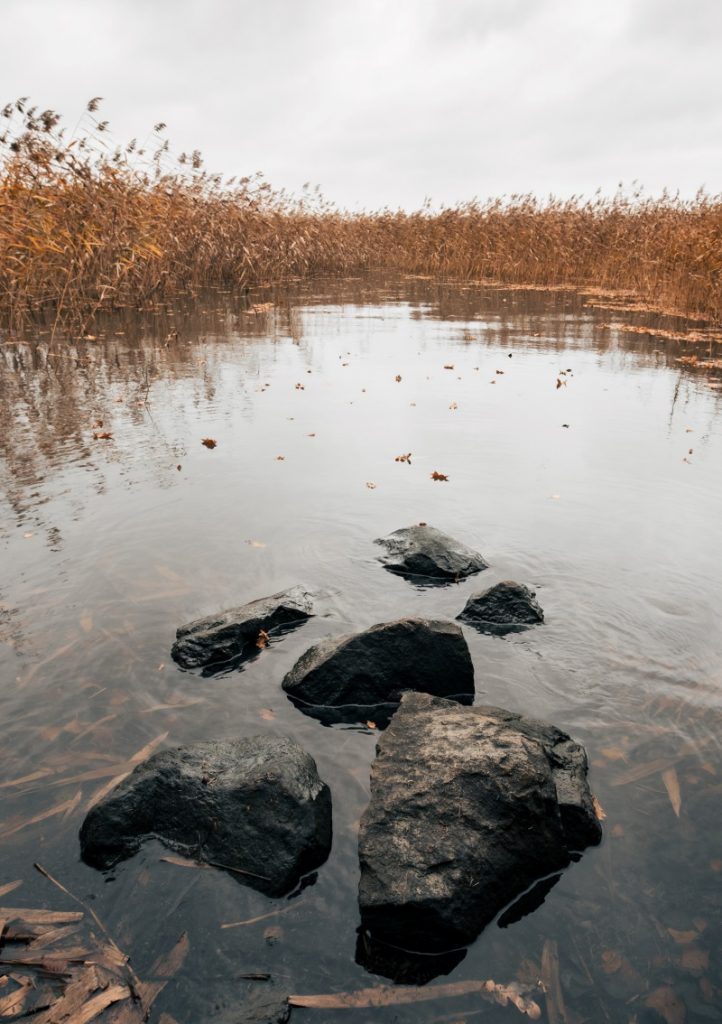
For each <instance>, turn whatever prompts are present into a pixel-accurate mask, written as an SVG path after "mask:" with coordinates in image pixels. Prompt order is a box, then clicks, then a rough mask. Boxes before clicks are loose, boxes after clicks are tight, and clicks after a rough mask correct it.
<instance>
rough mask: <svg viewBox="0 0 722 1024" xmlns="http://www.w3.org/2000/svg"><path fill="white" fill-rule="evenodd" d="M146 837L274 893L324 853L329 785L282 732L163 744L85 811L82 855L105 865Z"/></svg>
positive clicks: (320, 859)
mask: <svg viewBox="0 0 722 1024" xmlns="http://www.w3.org/2000/svg"><path fill="white" fill-rule="evenodd" d="M149 836H155V837H156V838H158V839H160V840H161V841H162V842H164V843H166V844H167V845H168V846H171V847H172V848H174V849H178V850H180V851H181V852H183V853H185V854H188V855H191V856H193V857H194V858H197V859H199V860H203V861H205V862H207V863H210V864H214V865H215V866H217V867H222V868H228V869H229V870H232V871H233V873H234V877H235V878H237V879H238V880H239V881H242V882H245V883H246V884H247V885H250V886H252V887H253V888H254V889H258V890H260V891H261V892H264V893H268V894H269V895H274V896H278V895H281V894H282V893H284V892H287V891H288V890H289V889H290V888H291V887H292V886H293V885H295V884H296V883H297V882H298V880H299V878H300V876H301V875H302V874H303V873H304V872H306V871H310V870H311V869H312V868H315V867H318V866H319V864H322V863H323V861H325V859H326V857H327V856H328V852H329V850H330V848H331V794H330V791H329V789H328V786H327V785H326V784H325V783H324V782H322V781H321V779H320V778H319V777H318V772H317V771H316V764H315V762H314V760H313V758H312V757H311V756H310V754H307V753H306V752H305V751H304V750H303V749H302V748H301V747H299V745H298V744H297V743H295V742H294V741H293V740H291V739H289V738H288V737H286V736H253V737H250V738H248V739H238V740H222V741H218V742H208V743H196V744H194V745H193V746H188V747H178V748H177V749H175V750H163V751H161V752H160V753H158V754H154V755H153V757H151V758H149V759H148V760H147V761H145V762H144V763H143V764H140V765H138V767H137V768H136V769H135V771H134V772H133V773H132V774H131V775H130V776H129V777H128V778H127V779H126V780H125V781H124V782H121V783H120V785H119V786H116V788H115V789H114V790H113V791H112V792H111V793H110V794H109V796H107V797H105V799H104V800H102V801H101V802H100V803H99V804H96V806H95V807H93V808H92V810H91V811H90V812H89V813H88V815H87V817H86V818H85V821H84V822H83V826H82V828H81V830H80V846H81V852H82V857H83V860H84V861H86V863H88V864H91V865H92V866H93V867H97V868H107V867H110V866H112V865H113V864H115V863H116V862H117V861H119V860H123V859H125V858H126V857H130V856H132V855H133V854H134V853H136V852H137V851H138V849H139V848H140V845H141V843H142V842H143V840H144V839H146V838H148V837H149Z"/></svg>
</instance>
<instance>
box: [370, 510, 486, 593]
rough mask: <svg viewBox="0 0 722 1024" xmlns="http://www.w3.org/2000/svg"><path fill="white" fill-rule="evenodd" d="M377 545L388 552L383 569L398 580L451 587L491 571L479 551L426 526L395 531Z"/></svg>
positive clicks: (385, 555)
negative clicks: (419, 579) (412, 579)
mask: <svg viewBox="0 0 722 1024" xmlns="http://www.w3.org/2000/svg"><path fill="white" fill-rule="evenodd" d="M376 543H377V544H381V545H382V546H383V547H385V548H386V554H384V555H382V556H381V558H380V561H381V562H383V564H384V567H385V568H386V569H388V571H389V572H393V573H396V574H397V575H399V576H420V577H426V579H427V580H433V581H435V582H437V583H438V582H443V583H448V582H450V581H452V580H459V579H463V578H464V577H465V576H471V575H473V574H474V573H476V572H481V570H482V569H487V568H488V565H487V563H486V562H485V561H484V559H483V558H482V557H481V555H480V554H479V552H478V551H474V550H473V549H472V548H469V547H467V546H466V544H462V543H460V542H459V541H458V540H454V538H453V537H449V536H447V534H445V533H442V532H441V530H436V529H434V527H433V526H427V525H426V524H425V523H419V525H418V526H407V527H404V528H403V529H401V530H395V531H394V532H393V533H391V534H389V536H388V537H380V538H379V539H378V540H377V541H376Z"/></svg>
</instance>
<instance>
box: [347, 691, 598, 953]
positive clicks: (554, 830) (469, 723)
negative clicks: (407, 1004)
mask: <svg viewBox="0 0 722 1024" xmlns="http://www.w3.org/2000/svg"><path fill="white" fill-rule="evenodd" d="M586 777H587V759H586V754H585V753H584V750H583V748H582V747H580V746H579V745H578V744H576V743H574V742H573V741H572V740H571V739H569V737H568V736H566V735H565V734H564V733H563V732H561V731H560V730H558V729H556V728H554V726H551V725H546V724H544V723H542V722H537V721H535V720H532V719H527V718H522V717H521V716H519V715H515V714H513V713H512V712H510V711H503V710H501V709H499V708H488V707H472V708H466V707H462V706H461V705H459V704H456V703H453V702H451V701H446V700H441V699H439V698H435V697H430V696H428V695H427V694H421V693H409V694H406V695H405V696H404V697H403V699H402V701H401V707H400V708H399V710H398V711H397V712H396V715H395V716H394V718H393V719H392V721H391V724H390V726H389V728H388V729H387V731H386V732H385V733H384V734H383V735H382V737H381V738H380V740H379V743H378V747H377V757H376V760H375V762H374V765H373V768H372V771H371V800H370V803H369V806H368V808H367V810H366V812H365V813H364V815H363V817H362V819H361V828H360V833H359V858H360V861H361V884H360V888H359V902H360V906H361V916H362V922H363V925H364V927H365V928H367V929H368V930H369V931H370V932H371V933H372V934H373V935H374V936H376V937H377V938H378V939H381V940H383V941H386V942H388V943H392V944H394V945H398V946H401V947H406V948H409V949H415V950H417V951H418V950H427V949H428V950H432V951H433V950H436V951H438V950H443V949H451V948H453V947H455V946H459V945H462V944H464V943H467V942H469V941H471V940H472V939H473V938H474V937H475V936H476V935H477V934H478V932H479V931H480V929H481V928H482V927H483V926H484V925H485V924H487V923H488V922H489V921H490V920H491V919H492V918H493V917H494V916H495V915H496V914H497V913H498V912H499V911H500V910H501V909H502V908H503V907H504V906H505V905H506V904H508V903H509V902H510V901H511V900H513V899H515V898H516V897H518V896H519V895H520V894H521V893H523V892H524V890H525V889H527V888H528V887H529V886H530V885H532V884H533V883H534V882H535V881H537V880H539V879H541V878H542V877H544V876H546V875H549V874H551V873H552V872H558V871H559V870H560V869H561V868H564V867H566V866H567V865H568V864H569V862H570V854H571V852H572V851H575V850H581V849H583V848H584V847H585V846H588V845H590V844H595V843H598V842H599V841H600V839H601V828H600V826H599V822H598V821H597V819H596V816H595V814H594V810H593V806H592V797H591V793H590V791H589V787H588V785H587V778H586Z"/></svg>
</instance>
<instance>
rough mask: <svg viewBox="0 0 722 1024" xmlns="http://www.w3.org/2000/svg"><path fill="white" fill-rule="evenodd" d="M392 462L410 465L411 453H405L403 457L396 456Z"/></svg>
mask: <svg viewBox="0 0 722 1024" xmlns="http://www.w3.org/2000/svg"><path fill="white" fill-rule="evenodd" d="M394 462H408V463H409V464H411V452H406V454H405V455H397V456H396V458H395V459H394Z"/></svg>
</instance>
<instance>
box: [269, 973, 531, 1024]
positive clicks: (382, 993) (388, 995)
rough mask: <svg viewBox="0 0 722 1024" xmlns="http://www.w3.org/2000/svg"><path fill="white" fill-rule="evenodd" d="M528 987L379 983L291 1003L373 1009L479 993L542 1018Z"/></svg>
mask: <svg viewBox="0 0 722 1024" xmlns="http://www.w3.org/2000/svg"><path fill="white" fill-rule="evenodd" d="M527 991H528V990H527V989H526V988H525V987H524V986H522V985H521V984H520V983H519V982H516V981H512V982H510V983H509V984H508V985H500V984H499V983H498V982H495V981H454V982H448V983H446V984H443V985H425V986H423V987H416V986H413V985H409V986H406V987H403V988H402V987H397V986H393V985H377V986H375V987H374V988H364V989H359V990H358V991H356V992H336V993H333V994H330V995H310V996H302V995H292V996H289V998H288V1002H289V1005H290V1006H298V1007H307V1008H309V1009H316V1010H345V1009H371V1008H374V1007H381V1006H403V1005H408V1004H409V1003H425V1002H429V1001H431V1000H434V999H453V998H457V997H459V996H467V995H477V996H480V997H481V998H482V999H485V1000H487V1002H490V1003H496V1004H497V1005H499V1006H508V1005H511V1006H515V1007H516V1009H517V1010H519V1012H520V1013H522V1014H524V1015H526V1016H527V1017H529V1019H530V1020H541V1007H540V1006H539V1004H538V1003H536V1002H534V1000H533V999H530V998H528V996H527Z"/></svg>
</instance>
